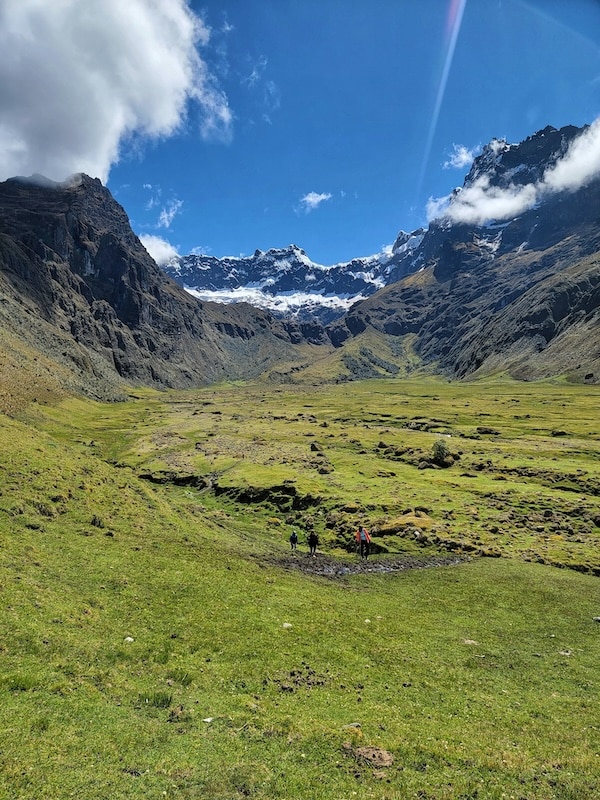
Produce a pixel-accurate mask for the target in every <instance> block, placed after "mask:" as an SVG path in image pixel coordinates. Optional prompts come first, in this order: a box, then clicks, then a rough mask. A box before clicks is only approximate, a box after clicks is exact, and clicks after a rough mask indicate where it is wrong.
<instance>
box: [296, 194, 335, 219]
mask: <svg viewBox="0 0 600 800" xmlns="http://www.w3.org/2000/svg"><path fill="white" fill-rule="evenodd" d="M326 200H331V193H330V192H322V193H321V194H319V193H317V192H309V193H308V194H305V195H304V197H301V198H300V207H301V208H302V209H303V210H304V211H305V212H306V213H307V214H308V213H309V212H310V211H314V210H315V208H318V207H319V206H320V205H321V203H324V202H325V201H326Z"/></svg>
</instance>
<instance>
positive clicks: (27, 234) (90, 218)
mask: <svg viewBox="0 0 600 800" xmlns="http://www.w3.org/2000/svg"><path fill="white" fill-rule="evenodd" d="M584 135H585V130H583V131H582V130H580V129H577V128H573V127H567V128H563V129H561V130H556V129H554V128H546V129H544V130H543V131H539V132H538V133H536V134H534V135H533V136H531V137H529V138H528V139H527V140H525V141H524V142H521V143H520V144H516V145H510V144H507V143H506V142H503V141H498V140H494V141H493V142H491V143H490V144H489V145H488V146H486V147H485V148H484V149H483V152H482V153H481V155H480V156H479V157H478V158H477V159H476V160H475V162H474V163H473V166H472V168H471V170H470V172H469V174H468V175H467V176H466V178H465V181H464V184H463V186H462V187H461V188H460V189H457V190H456V191H455V192H454V193H453V195H452V196H451V197H450V198H449V200H447V201H446V204H445V205H442V206H440V209H439V214H438V215H437V217H436V219H435V220H434V221H433V222H432V223H431V224H430V225H429V227H428V229H427V230H426V231H422V230H421V231H416V232H414V233H412V234H405V233H402V234H400V236H399V237H398V239H397V241H396V242H395V244H394V246H393V248H392V250H391V252H390V253H389V254H388V255H386V256H385V257H373V258H371V259H355V260H354V261H351V262H349V263H348V264H344V265H337V266H335V267H323V266H319V265H316V264H314V263H313V262H311V261H310V259H309V258H308V257H307V256H306V254H305V253H304V252H303V251H302V250H301V249H300V248H298V247H296V246H294V245H292V246H290V247H289V248H286V249H285V250H268V251H266V252H264V253H263V252H260V251H257V252H256V253H255V254H254V256H252V257H250V258H247V259H210V258H208V257H206V256H194V257H187V258H184V259H180V260H178V261H177V262H176V263H173V264H171V267H170V272H171V274H176V276H177V281H178V282H176V281H175V280H173V279H172V278H171V277H170V276H169V275H167V274H166V273H165V272H164V271H163V270H161V269H159V268H158V267H157V265H156V264H155V262H154V261H153V260H152V258H151V257H150V256H149V254H148V253H147V251H146V250H145V248H144V247H143V246H142V244H141V243H140V241H139V240H138V238H137V237H136V236H135V234H134V233H133V231H132V230H131V227H130V225H129V220H128V218H127V215H126V213H125V211H124V210H123V208H121V206H120V205H119V204H118V203H116V201H115V200H114V199H113V198H112V196H111V194H110V192H109V191H108V190H107V189H106V188H105V187H104V186H102V184H101V183H100V182H99V181H97V180H93V179H91V178H88V177H87V176H85V175H78V176H75V177H74V178H73V179H71V180H69V181H67V182H64V183H59V184H57V183H53V182H51V181H47V180H45V179H43V178H41V177H39V176H37V177H34V178H32V179H24V178H15V179H11V180H9V181H5V182H4V183H1V184H0V410H1V409H6V408H7V407H8V406H7V402H5V399H3V398H5V396H6V395H11V396H13V395H14V391H13V390H11V391H7V389H6V387H7V385H8V378H7V375H9V376H11V377H10V380H12V381H13V384H14V386H17V387H18V388H19V389H20V390H24V388H23V387H25V386H31V387H33V388H31V389H30V390H28V391H29V395H28V396H29V397H35V396H38V397H39V396H40V393H43V392H42V388H43V387H45V389H44V391H47V392H49V393H52V392H54V391H56V390H58V389H61V390H67V391H76V392H84V393H85V394H87V395H90V396H93V397H98V398H104V399H107V398H117V397H120V396H123V391H124V387H126V386H131V385H148V386H155V387H181V388H184V387H188V386H189V387H191V386H195V385H201V384H206V383H210V382H214V381H218V380H223V379H237V378H250V377H256V376H259V375H264V374H268V375H270V377H271V378H273V379H276V380H287V381H290V380H301V379H303V378H304V379H306V378H307V379H310V380H349V379H352V378H356V377H373V376H378V375H379V376H389V375H398V374H405V373H406V372H408V371H410V370H412V369H415V368H419V369H425V370H429V371H432V372H438V373H440V374H444V375H448V376H452V377H457V378H465V377H469V376H479V375H484V374H489V373H492V372H508V373H510V374H512V375H514V376H516V377H519V378H523V379H532V378H539V377H544V376H549V375H559V374H560V375H567V376H568V377H569V378H570V379H572V380H581V381H587V382H598V380H599V376H600V178H599V177H597V176H596V177H593V176H590V177H588V179H585V180H583V179H582V180H578V182H577V183H575V182H574V181H573V176H574V175H577V174H578V169H575V166H577V164H575V162H574V161H573V158H572V155H573V153H575V155H577V156H578V157H579V156H580V154H581V152H583V153H584V155H585V150H582V148H581V147H579V144H580V143H581V142H582V141H583V139H582V136H584ZM578 143H579V144H578ZM573 148H575V150H574V149H573ZM577 148H578V149H577ZM580 166H581V165H580V164H579V167H580ZM559 179H560V180H559ZM482 199H483V200H485V204H483V205H482ZM490 204H491V205H490ZM507 205H508V207H509V209H510V213H507V212H506V208H507ZM498 208H501V211H498ZM490 209H491V211H490ZM199 272H204V273H205V285H206V286H208V287H212V288H208V289H206V290H205V291H207V292H208V291H210V292H214V293H218V292H222V291H227V292H229V293H230V295H235V296H238V295H239V296H242V295H243V293H244V292H246V291H247V290H248V287H249V286H251V287H253V288H254V289H255V290H256V292H257V293H259V294H260V297H261V298H267V299H268V298H271V300H270V301H269V302H270V303H273V302H278V303H280V307H279V310H278V313H277V314H275V313H273V312H272V311H269V310H266V309H264V308H258V307H255V306H253V305H249V304H248V303H236V304H227V303H216V302H209V301H206V300H200V299H198V298H197V297H194V296H193V295H192V294H191V293H190V291H186V290H184V289H183V288H182V285H181V284H184V285H186V286H190V285H191V284H194V283H195V284H196V285H198V283H197V275H198V274H199ZM219 287H221V288H219ZM223 287H225V288H223ZM309 287H310V291H309ZM378 287H379V288H378ZM236 292H237V293H238V295H236ZM355 293H356V294H355ZM295 295H298V296H301V297H304V300H303V301H302V302H301V303H299V304H298V306H297V307H295V312H296V313H294V310H292V312H290V311H289V306H290V305H291V300H292V298H293V297H294V296H295ZM308 295H311V302H312V303H313V304H314V306H313V310H310V307H309V305H307V304H306V302H305V301H306V297H307V296H308ZM215 296H216V295H215ZM357 296H358V297H361V298H362V299H360V300H359V301H358V302H353V301H354V300H355V298H356V297H357ZM349 303H350V307H349V308H348V309H347V311H346V313H345V314H343V316H339V312H340V311H341V310H342V309H343V308H344V307H345V306H346V305H348V304H349ZM300 307H302V308H303V311H300ZM324 309H325V310H324ZM285 310H287V313H284V311H285ZM328 315H329V317H328ZM332 316H335V317H336V318H335V319H334V320H333V321H331V322H330V323H329V324H327V325H323V323H322V320H323V319H324V318H325V319H327V318H331V317H332ZM306 317H310V318H309V319H307V318H306ZM319 317H320V319H319Z"/></svg>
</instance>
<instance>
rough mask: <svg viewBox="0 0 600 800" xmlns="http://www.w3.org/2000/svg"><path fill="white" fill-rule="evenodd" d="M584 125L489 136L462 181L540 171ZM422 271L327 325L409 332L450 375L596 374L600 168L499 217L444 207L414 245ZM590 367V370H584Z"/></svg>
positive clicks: (335, 333) (342, 333) (352, 332)
mask: <svg viewBox="0 0 600 800" xmlns="http://www.w3.org/2000/svg"><path fill="white" fill-rule="evenodd" d="M580 132H581V131H580V130H579V129H577V128H573V127H568V128H563V129H561V130H560V131H557V130H555V129H554V128H546V129H545V130H543V131H540V132H538V133H537V134H535V135H534V136H532V137H529V138H528V139H527V140H526V141H525V142H522V143H521V144H519V145H507V144H506V143H502V142H492V143H491V144H490V145H488V146H487V147H486V148H485V149H484V151H483V153H482V154H481V156H480V157H479V158H477V159H476V160H475V162H474V164H473V167H472V169H471V171H470V173H469V175H468V176H467V178H466V179H465V184H464V187H463V190H464V189H468V188H469V187H471V186H473V185H474V184H475V182H476V181H481V179H482V176H484V178H485V182H486V184H487V185H490V186H497V187H500V188H503V187H508V186H512V187H514V186H519V185H527V184H533V183H535V182H536V181H540V180H541V177H542V176H543V175H544V173H545V171H546V170H547V169H548V167H551V166H552V165H553V164H554V163H556V161H557V160H558V159H559V158H560V157H562V155H564V153H565V152H566V150H567V148H568V146H569V144H570V142H571V141H572V140H573V138H574V137H575V136H576V135H577V134H578V133H580ZM414 256H415V258H418V259H420V266H419V269H418V271H416V272H414V273H413V274H411V275H409V276H407V277H405V278H403V279H402V280H401V281H399V282H397V283H394V284H391V285H389V286H387V287H385V288H383V289H381V290H380V291H378V292H377V293H376V294H375V295H373V296H372V297H370V298H367V299H365V300H363V301H361V302H359V303H357V304H356V305H354V306H353V307H352V308H351V309H350V310H349V312H348V314H347V315H346V316H345V318H344V319H343V320H341V321H339V322H338V323H336V324H334V325H332V326H331V328H330V329H329V334H330V336H331V337H332V339H333V341H334V343H335V344H336V345H338V346H340V345H341V344H343V343H344V342H345V341H347V339H348V337H353V336H356V335H359V334H361V332H363V331H365V330H366V329H368V328H373V329H375V330H377V331H380V332H382V333H385V334H387V335H390V336H394V337H403V336H405V335H408V334H410V335H411V336H412V337H414V342H413V347H414V350H415V352H416V354H417V355H418V356H419V357H420V358H421V359H422V360H423V362H424V363H425V364H429V365H432V366H434V367H435V368H436V369H439V370H440V371H442V372H444V373H447V374H450V375H453V376H455V377H465V376H470V375H471V376H472V375H479V374H485V373H488V372H490V371H498V370H508V371H510V372H511V373H512V374H513V375H515V376H517V377H520V378H537V377H543V376H548V375H555V374H561V373H568V374H569V375H570V376H571V377H572V378H573V379H580V380H581V379H583V380H585V379H587V380H594V381H597V380H599V379H600V180H598V179H596V180H593V181H590V182H589V183H587V184H586V185H585V186H583V187H582V188H580V189H578V190H577V191H566V190H565V191H558V192H554V193H552V194H550V195H548V196H546V197H543V198H542V199H541V201H540V202H538V203H536V204H535V205H534V206H533V207H532V208H529V209H528V210H526V211H524V212H523V213H520V214H519V215H517V216H515V217H513V218H510V219H508V220H505V221H503V222H501V223H494V222H493V221H492V222H490V223H489V224H483V225H482V224H469V223H461V222H456V221H453V220H451V219H448V218H447V217H443V216H442V217H441V218H440V219H439V220H438V221H437V222H435V223H432V224H431V225H430V227H429V229H428V231H427V233H426V234H425V236H424V237H423V240H422V242H421V244H420V246H419V247H418V248H417V250H416V251H415V253H414ZM586 376H587V378H586Z"/></svg>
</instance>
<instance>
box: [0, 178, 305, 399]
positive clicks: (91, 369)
mask: <svg viewBox="0 0 600 800" xmlns="http://www.w3.org/2000/svg"><path fill="white" fill-rule="evenodd" d="M0 301H1V302H0V326H1V327H3V328H4V329H5V330H6V331H7V332H8V333H9V334H10V336H16V337H18V338H19V339H20V340H22V341H24V342H26V343H27V345H28V346H30V347H32V348H34V349H37V350H38V351H39V352H40V353H43V354H45V355H47V356H50V357H52V358H54V359H56V361H57V362H58V363H61V364H62V365H63V368H64V370H65V371H66V373H67V374H68V376H69V377H68V378H67V377H66V378H65V381H63V383H64V382H66V383H67V384H69V383H70V384H72V385H73V386H76V387H79V388H80V389H83V390H84V391H86V392H87V393H89V394H92V395H94V396H111V395H112V394H115V393H116V394H118V392H119V388H118V387H119V386H120V385H122V384H123V383H131V384H138V383H139V384H146V385H153V386H161V387H166V386H171V387H185V386H192V385H198V384H200V383H207V382H211V381H215V380H220V379H225V378H229V379H231V378H240V377H249V376H255V375H257V374H259V373H260V372H261V371H262V370H263V369H265V368H266V367H267V366H269V365H270V364H272V363H274V362H275V361H278V360H280V359H288V360H290V359H291V360H292V361H293V360H294V358H296V357H297V354H296V351H295V349H294V346H293V345H292V342H291V338H294V337H295V338H296V339H300V340H301V339H302V336H301V335H300V334H299V333H298V331H294V330H293V328H292V329H291V330H288V329H286V327H285V326H284V325H282V323H281V322H279V321H277V320H275V319H273V318H272V317H271V316H270V315H269V314H268V313H266V312H264V311H261V310H258V309H255V308H252V307H250V306H248V305H241V306H235V307H234V306H231V307H227V306H223V305H219V304H214V303H201V302H200V301H198V300H197V299H195V298H193V297H191V296H190V295H189V294H188V293H186V292H184V291H183V290H182V289H181V288H180V287H179V286H178V285H177V284H176V283H175V282H174V281H172V280H171V279H170V278H169V277H167V276H166V275H165V274H164V272H162V271H161V270H159V269H158V267H157V266H156V264H155V263H154V261H153V260H152V258H151V257H150V256H149V255H148V253H147V251H146V250H145V248H144V247H143V246H142V244H141V243H140V241H139V240H138V238H137V237H136V236H135V234H134V233H133V231H132V230H131V227H130V225H129V220H128V218H127V215H126V214H125V212H124V210H123V209H122V208H121V206H120V205H119V204H118V203H117V202H116V201H115V200H114V199H113V198H112V196H111V194H110V192H109V191H108V190H107V189H106V188H105V187H103V186H102V184H101V183H100V182H99V181H98V180H93V179H91V178H88V177H87V176H85V175H79V176H75V178H73V179H72V180H70V181H68V182H65V183H63V184H55V183H53V182H50V181H47V180H44V179H43V178H41V177H36V178H33V179H12V180H9V181H6V182H4V183H2V184H0ZM10 336H9V337H8V338H7V339H6V341H10Z"/></svg>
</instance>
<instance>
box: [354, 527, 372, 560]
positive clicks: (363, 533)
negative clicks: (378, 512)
mask: <svg viewBox="0 0 600 800" xmlns="http://www.w3.org/2000/svg"><path fill="white" fill-rule="evenodd" d="M355 538H356V541H357V542H358V545H359V547H360V557H361V558H365V559H366V558H368V557H369V545H370V544H371V537H370V536H369V531H368V530H367V529H366V528H365V526H364V525H359V528H358V530H357V531H356V534H355Z"/></svg>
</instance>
